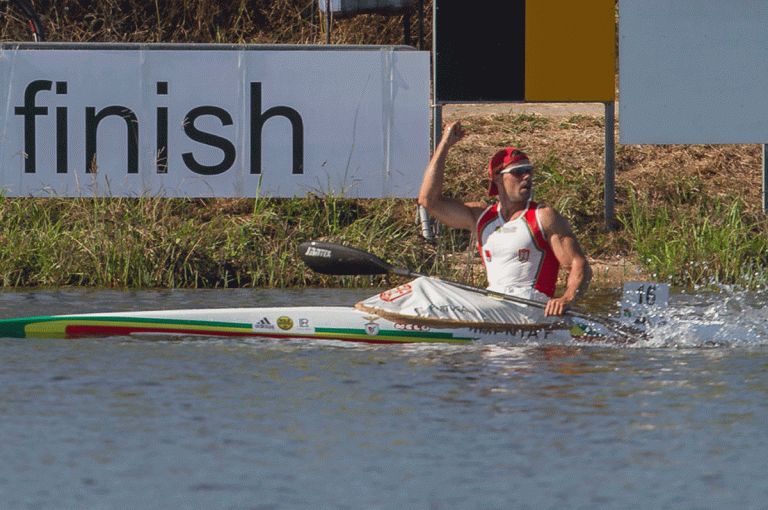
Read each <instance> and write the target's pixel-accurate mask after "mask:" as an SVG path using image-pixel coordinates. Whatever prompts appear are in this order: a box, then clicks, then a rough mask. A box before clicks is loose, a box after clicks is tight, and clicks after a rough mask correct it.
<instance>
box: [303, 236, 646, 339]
mask: <svg viewBox="0 0 768 510" xmlns="http://www.w3.org/2000/svg"><path fill="white" fill-rule="evenodd" d="M299 256H300V257H301V260H303V261H304V263H305V264H307V265H308V266H309V268H310V269H312V270H313V271H315V272H318V273H322V274H332V275H366V274H370V275H374V274H385V273H395V274H397V275H400V276H406V277H409V278H418V277H420V276H427V275H425V274H422V273H417V272H415V271H411V270H410V269H406V268H403V267H396V266H393V265H391V264H389V263H387V262H385V261H383V260H382V259H380V258H379V257H377V256H376V255H373V254H371V253H368V252H365V251H362V250H358V249H357V248H352V247H350V246H344V245H341V244H336V243H329V242H325V241H307V242H305V243H302V244H300V245H299ZM438 280H440V281H441V282H445V283H447V284H449V285H453V286H454V287H458V288H460V289H464V290H467V291H470V292H477V293H478V294H484V295H486V296H489V297H493V298H497V299H503V300H506V301H511V302H513V303H517V304H521V305H528V306H532V307H535V308H541V309H544V308H545V307H546V305H545V304H544V303H540V302H538V301H533V300H531V299H525V298H522V297H518V296H512V295H510V294H503V293H501V292H494V291H491V290H488V289H482V288H480V287H474V286H472V285H467V284H464V283H459V282H454V281H451V280H445V279H443V278H438ZM565 313H566V314H567V315H570V316H572V317H578V318H580V319H584V320H588V321H590V322H594V323H597V324H601V325H603V326H605V327H606V328H607V329H608V330H609V331H611V332H612V333H615V334H617V335H619V336H622V337H624V338H627V339H632V340H636V339H637V338H638V337H644V336H645V332H644V331H643V330H641V329H639V328H635V327H633V326H630V325H628V324H624V323H622V322H619V321H616V320H612V319H608V318H606V317H601V316H599V315H594V314H591V313H587V312H582V311H579V310H577V309H575V308H570V309H568V310H566V312H565Z"/></svg>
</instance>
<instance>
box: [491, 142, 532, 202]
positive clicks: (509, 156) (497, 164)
mask: <svg viewBox="0 0 768 510" xmlns="http://www.w3.org/2000/svg"><path fill="white" fill-rule="evenodd" d="M515 163H520V164H519V165H515ZM530 165H531V163H530V162H529V161H528V156H526V155H525V153H524V152H523V151H521V150H519V149H517V148H515V147H508V148H506V149H501V150H500V151H499V152H497V153H496V154H495V155H494V156H493V157H492V158H491V162H490V163H488V173H489V174H490V176H491V185H490V187H489V188H488V195H490V196H493V195H498V194H499V190H498V189H497V188H496V183H495V182H493V177H494V176H495V175H496V174H498V173H499V172H501V171H502V170H504V169H505V168H508V167H510V166H513V167H514V166H530Z"/></svg>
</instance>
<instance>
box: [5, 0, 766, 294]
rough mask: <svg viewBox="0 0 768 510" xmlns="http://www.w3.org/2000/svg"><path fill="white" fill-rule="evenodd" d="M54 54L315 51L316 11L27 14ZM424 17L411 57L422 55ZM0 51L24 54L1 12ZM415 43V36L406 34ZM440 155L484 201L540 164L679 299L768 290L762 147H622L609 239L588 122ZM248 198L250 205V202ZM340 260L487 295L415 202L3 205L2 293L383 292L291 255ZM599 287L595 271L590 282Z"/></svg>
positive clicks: (149, 6)
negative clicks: (494, 167) (522, 166)
mask: <svg viewBox="0 0 768 510" xmlns="http://www.w3.org/2000/svg"><path fill="white" fill-rule="evenodd" d="M34 4H35V6H36V8H37V10H38V12H39V13H41V14H42V16H43V22H44V24H45V27H46V29H47V32H48V34H49V37H48V39H49V40H50V41H54V42H64V41H73V42H179V43H210V42H227V43H251V44H307V43H318V44H319V43H323V42H324V41H325V34H324V30H325V28H324V26H325V24H324V22H323V20H322V18H320V17H319V16H318V15H317V13H315V14H314V15H313V13H312V9H311V8H310V7H311V6H312V5H314V4H315V2H314V1H313V0H274V1H267V0H249V1H247V2H246V1H245V0H235V1H232V2H218V1H215V0H200V1H197V2H191V1H188V0H168V1H166V2H158V1H157V0H155V1H153V2H147V1H139V0H119V1H118V0H93V1H90V0H89V1H85V0H64V1H55V2H54V1H52V0H35V1H34ZM431 11H432V9H431V4H430V3H429V2H426V6H425V13H426V16H427V19H426V22H425V28H426V29H427V33H426V34H425V41H426V43H427V46H426V48H425V49H429V44H430V42H431V33H430V30H431V20H430V17H431ZM0 12H1V13H3V14H4V16H2V17H0V19H2V23H1V24H0V36H2V38H3V39H4V40H27V39H28V35H27V33H26V31H25V30H26V29H25V27H24V24H23V23H22V22H21V21H20V19H19V18H18V16H15V14H14V13H13V12H12V11H10V12H9V9H8V4H7V2H0ZM413 26H414V30H415V26H416V23H415V22H414V23H413ZM402 39H403V34H402V18H401V17H400V16H381V15H364V16H357V17H354V18H348V19H342V20H335V21H334V24H333V31H332V34H331V42H332V43H333V44H401V43H402ZM462 120H463V121H464V124H465V127H466V128H467V131H468V132H469V133H470V135H469V136H468V137H467V139H466V140H465V141H462V142H461V143H460V144H458V145H457V146H456V147H455V148H454V149H453V150H452V152H451V154H450V155H449V159H448V171H447V173H446V185H445V190H446V193H447V194H449V195H451V196H455V197H462V198H466V199H468V200H484V199H487V197H486V190H487V179H486V169H485V168H486V165H487V162H488V158H489V157H490V156H491V155H492V154H493V153H494V152H496V150H497V149H498V148H499V147H504V146H518V147H520V148H522V149H523V150H525V151H526V152H527V153H528V154H529V156H530V157H531V159H532V160H533V161H534V163H535V164H536V165H537V170H536V174H535V181H536V188H535V193H536V198H537V200H540V201H545V202H548V203H550V204H552V205H554V206H555V207H556V208H557V209H558V210H560V211H561V212H562V213H563V214H564V215H565V216H566V218H568V219H569V221H570V222H571V224H572V226H573V228H574V230H575V231H576V232H577V234H578V236H579V238H580V240H581V242H582V244H583V246H584V248H585V251H586V252H587V253H588V254H589V255H591V256H593V257H595V258H597V259H598V260H607V259H615V258H618V257H621V258H622V259H624V260H632V261H634V262H635V263H637V264H640V265H642V266H643V267H644V269H645V270H646V271H647V272H649V273H651V274H652V275H654V277H656V278H658V279H660V280H666V281H669V282H671V283H673V284H675V285H682V286H692V285H710V284H729V285H736V286H740V287H744V288H759V287H764V286H765V285H766V280H768V274H767V272H766V270H765V265H766V255H765V254H766V253H767V252H768V250H766V248H768V247H767V246H766V243H767V242H768V241H767V240H768V226H767V225H766V221H765V216H764V214H763V213H762V211H761V210H759V207H760V204H761V203H762V202H761V200H762V196H761V191H760V190H761V181H760V176H761V155H762V152H761V148H760V146H758V145H751V146H707V145H696V146H643V147H638V146H621V145H620V146H618V147H617V150H616V163H617V173H616V215H617V219H618V222H619V224H618V228H617V230H616V231H614V232H606V231H605V228H604V223H603V175H602V158H603V130H604V123H603V121H602V119H596V118H592V117H588V116H573V117H571V118H568V119H550V118H546V117H542V116H540V115H530V114H525V115H510V114H505V115H477V116H473V117H469V118H466V119H462ZM254 194H258V190H254ZM319 238H325V239H330V240H336V241H341V242H345V243H348V244H350V245H353V246H356V247H359V248H361V249H364V250H367V251H371V252H372V253H374V254H376V255H378V256H380V257H382V258H384V259H386V260H388V261H390V262H391V263H393V264H395V265H399V266H404V267H409V268H411V269H414V270H417V271H421V272H425V273H429V274H439V275H441V276H445V277H448V278H453V279H457V280H462V281H466V282H469V283H474V284H476V285H483V284H484V283H485V282H484V274H483V271H482V267H481V263H480V261H479V258H478V257H477V256H476V253H475V252H476V250H475V249H474V246H473V240H472V238H471V237H470V236H469V235H468V234H467V233H466V232H457V231H453V230H451V229H443V231H442V234H441V235H440V236H438V237H437V238H436V239H435V240H433V241H425V240H424V239H423V238H422V237H421V236H420V227H419V225H418V222H417V221H416V204H415V201H414V200H407V199H402V200H399V199H388V200H351V199H347V198H344V197H341V196H318V195H308V196H306V197H297V198H293V199H272V198H263V197H260V198H251V199H169V198H101V199H91V198H73V199H66V198H47V199H40V198H9V197H2V196H0V285H2V286H6V287H19V286H20V287H29V286H66V285H88V286H110V287H233V286H238V287H248V286H269V287H288V286H298V285H334V286H335V285H345V286H359V285H372V284H374V285H379V284H383V285H390V284H394V283H396V279H395V277H392V278H393V280H392V281H390V280H388V278H389V277H387V276H381V277H380V276H377V277H345V278H343V279H338V278H334V277H327V276H321V275H317V274H313V273H311V272H309V271H308V270H307V269H306V268H305V267H304V265H303V264H302V263H301V262H300V261H299V259H298V257H297V256H296V247H297V246H298V244H300V243H301V242H303V241H306V240H309V239H319ZM601 271H602V270H601Z"/></svg>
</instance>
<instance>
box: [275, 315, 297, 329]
mask: <svg viewBox="0 0 768 510" xmlns="http://www.w3.org/2000/svg"><path fill="white" fill-rule="evenodd" d="M277 327H278V328H280V329H282V330H283V331H288V330H289V329H293V319H291V318H290V317H286V316H285V315H283V316H282V317H280V318H279V319H277Z"/></svg>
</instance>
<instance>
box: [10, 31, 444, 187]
mask: <svg viewBox="0 0 768 510" xmlns="http://www.w3.org/2000/svg"><path fill="white" fill-rule="evenodd" d="M3 48H4V49H2V50H1V52H0V78H1V79H2V84H3V89H2V90H3V92H4V94H3V99H4V103H5V106H4V108H3V109H2V110H0V128H1V129H2V131H1V134H2V136H0V187H2V190H3V192H4V193H5V194H6V196H27V195H32V196H69V197H74V196H169V197H170V196H186V197H254V196H257V195H258V196H272V197H294V196H306V195H307V193H315V194H318V195H334V196H342V195H343V196H347V197H352V198H375V197H415V196H416V195H417V193H418V188H419V185H420V182H421V176H422V174H423V171H424V168H425V166H426V165H427V162H428V160H429V154H430V141H429V140H430V99H429V90H430V82H429V77H430V74H429V52H423V51H407V50H403V49H397V48H391V47H387V48H379V47H376V48H370V47H369V48H365V47H362V48H361V49H350V48H349V47H345V49H343V50H342V49H337V50H319V49H315V48H317V47H308V49H307V50H303V49H300V48H301V47H296V46H292V47H290V49H277V48H276V47H274V46H273V47H268V48H264V49H262V48H258V47H247V46H244V47H235V48H233V49H217V48H216V47H213V48H211V47H206V48H205V49H175V48H169V47H168V46H162V47H152V46H151V45H143V46H140V47H139V46H132V45H130V46H129V45H127V46H125V47H120V46H116V47H114V49H113V47H105V46H103V45H99V46H93V47H91V46H89V45H77V46H67V47H65V48H62V47H61V46H57V45H44V44H41V45H38V46H35V47H31V46H24V47H23V48H21V49H13V48H11V47H10V46H9V45H8V44H7V43H6V45H4V47H3ZM9 48H11V49H9ZM325 48H327V47H325Z"/></svg>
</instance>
